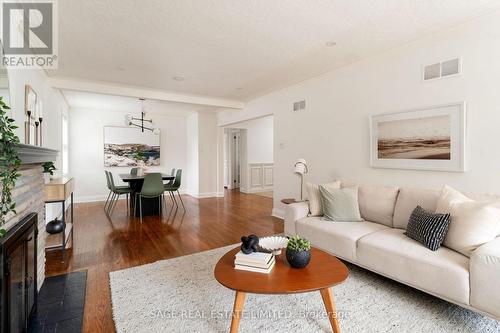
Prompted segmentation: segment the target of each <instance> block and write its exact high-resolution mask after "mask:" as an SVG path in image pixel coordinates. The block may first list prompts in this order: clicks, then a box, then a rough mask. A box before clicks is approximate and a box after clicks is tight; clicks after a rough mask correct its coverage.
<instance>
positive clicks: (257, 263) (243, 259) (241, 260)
mask: <svg viewBox="0 0 500 333" xmlns="http://www.w3.org/2000/svg"><path fill="white" fill-rule="evenodd" d="M234 257H235V258H234V268H235V269H240V270H243V271H249V272H257V273H266V274H269V272H271V270H272V269H273V267H274V264H275V263H276V260H275V259H274V254H272V253H264V252H253V253H250V254H244V253H243V252H241V251H240V252H238V253H236V255H235V256H234Z"/></svg>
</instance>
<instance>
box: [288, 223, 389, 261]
mask: <svg viewBox="0 0 500 333" xmlns="http://www.w3.org/2000/svg"><path fill="white" fill-rule="evenodd" d="M295 228H296V231H297V234H298V235H300V236H302V237H304V238H306V239H307V240H309V241H310V242H311V243H312V244H313V245H314V246H317V247H319V248H321V249H323V250H325V251H328V252H330V253H332V254H334V255H336V256H339V257H341V258H343V259H346V260H349V261H351V262H356V242H357V241H358V240H359V239H360V238H361V237H363V236H366V235H369V234H371V233H372V232H375V231H379V230H383V229H388V227H386V226H383V225H381V224H378V223H373V222H366V221H364V222H354V223H353V222H332V221H325V220H322V219H321V217H306V218H303V219H300V220H298V221H297V223H296V225H295Z"/></svg>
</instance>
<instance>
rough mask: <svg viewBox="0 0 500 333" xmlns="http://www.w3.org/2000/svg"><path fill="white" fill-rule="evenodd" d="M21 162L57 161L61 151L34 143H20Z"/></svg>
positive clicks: (18, 146)
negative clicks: (33, 144) (34, 144)
mask: <svg viewBox="0 0 500 333" xmlns="http://www.w3.org/2000/svg"><path fill="white" fill-rule="evenodd" d="M17 148H18V153H19V158H21V164H34V163H45V162H50V161H55V160H56V158H57V155H58V154H59V151H57V150H54V149H49V148H43V147H37V146H32V145H25V144H18V145H17Z"/></svg>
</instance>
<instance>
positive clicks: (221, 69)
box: [49, 0, 500, 100]
mask: <svg viewBox="0 0 500 333" xmlns="http://www.w3.org/2000/svg"><path fill="white" fill-rule="evenodd" d="M58 3H59V21H60V26H59V69H58V70H55V71H50V72H49V75H50V76H59V77H70V78H77V79H83V80H98V81H105V82H112V83H118V84H127V85H134V86H140V87H145V88H153V89H162V90H167V91H175V92H182V93H189V94H201V95H208V96H216V97H224V98H233V99H240V100H248V99H249V98H251V97H253V96H257V95H260V94H263V93H265V92H269V91H272V90H274V89H277V88H281V87H284V86H287V85H290V84H293V83H296V82H299V81H302V80H304V79H307V78H310V77H313V76H316V75H319V74H322V73H324V72H326V71H329V70H332V69H335V68H338V67H341V66H344V65H346V64H349V63H352V62H354V61H356V60H359V59H361V58H364V57H367V56H370V55H372V54H375V53H378V52H381V51H384V50H387V49H390V48H392V47H395V46H397V45H399V44H402V43H405V42H408V41H411V40H414V39H416V38H419V37H421V36H424V35H427V34H430V33H432V32H434V31H437V30H441V29H445V28H449V27H451V26H454V25H457V24H459V23H462V22H464V21H466V20H469V19H472V18H474V17H476V16H478V15H481V14H484V13H487V12H490V11H492V10H497V9H499V8H500V1H492V0H474V1H471V0H427V1H423V0H349V1H348V0H288V1H285V0H273V1H269V0H253V1H249V0H169V1H164V0H149V1H140V2H139V1H137V0H85V1H82V0H64V1H59V2H58ZM328 42H334V43H336V45H334V46H330V47H328V46H327V45H326V44H327V43H328ZM173 77H182V78H184V80H183V81H177V80H174V79H173Z"/></svg>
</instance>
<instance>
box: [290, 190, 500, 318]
mask: <svg viewBox="0 0 500 333" xmlns="http://www.w3.org/2000/svg"><path fill="white" fill-rule="evenodd" d="M343 185H344V184H343ZM345 185H349V186H350V185H352V183H349V184H347V183H346V184H345ZM439 196H440V191H438V190H423V189H412V188H397V187H389V186H364V185H360V186H359V199H358V200H359V208H360V212H361V216H362V217H363V219H364V220H365V221H364V222H332V221H325V220H322V218H321V217H317V216H316V217H312V216H309V205H308V202H300V203H295V204H291V205H288V206H287V207H286V210H285V234H287V235H290V236H291V235H295V234H298V235H300V236H302V237H305V238H307V239H308V240H309V241H311V243H312V244H313V245H314V246H316V247H318V248H321V249H323V250H325V251H328V252H330V253H331V254H333V255H335V256H337V257H339V258H341V259H344V260H346V261H349V262H351V263H353V264H356V265H358V266H361V267H364V268H366V269H369V270H371V271H374V272H376V273H378V274H381V275H384V276H386V277H389V278H391V279H394V280H396V281H399V282H402V283H405V284H407V285H409V286H412V287H414V288H417V289H420V290H422V291H424V292H427V293H429V294H432V295H434V296H437V297H439V298H442V299H444V300H447V301H449V302H452V303H455V304H458V305H460V306H462V307H465V308H468V309H472V310H474V311H476V312H480V313H483V314H485V315H487V316H489V317H492V318H495V319H496V320H500V237H499V238H496V239H495V240H493V241H492V242H490V243H487V244H484V245H482V246H480V247H479V248H478V249H477V250H475V251H474V252H473V253H472V255H471V257H470V258H469V257H466V256H464V255H462V254H461V253H458V252H455V251H454V250H451V249H449V248H446V247H444V246H443V247H441V248H439V249H438V250H437V251H431V250H429V249H427V248H426V247H424V246H423V245H422V244H420V243H418V242H416V241H414V240H412V239H410V238H408V237H407V236H405V235H404V232H405V229H406V226H407V224H408V220H409V217H410V214H411V213H412V211H413V209H414V208H415V207H416V206H417V205H420V206H421V207H423V208H424V209H426V210H429V211H435V209H436V204H437V200H438V198H439ZM468 196H469V197H471V198H472V199H476V200H488V201H498V200H500V197H496V196H491V195H470V194H469V195H468Z"/></svg>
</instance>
